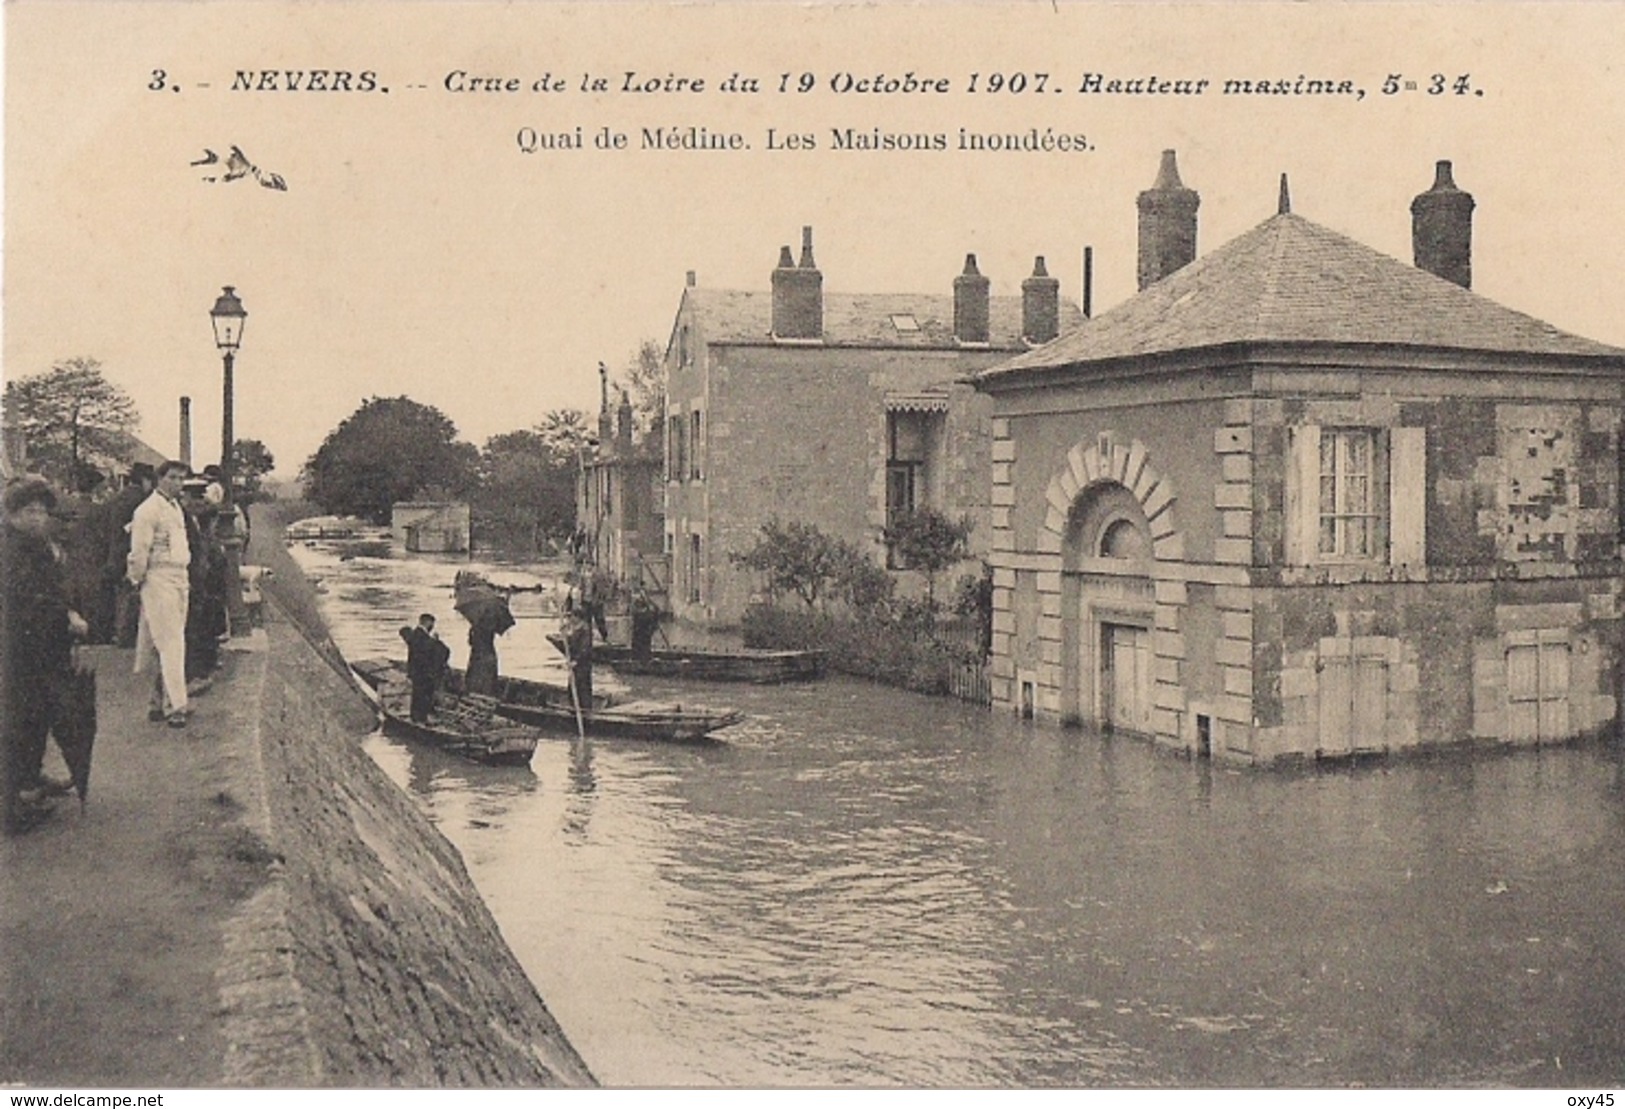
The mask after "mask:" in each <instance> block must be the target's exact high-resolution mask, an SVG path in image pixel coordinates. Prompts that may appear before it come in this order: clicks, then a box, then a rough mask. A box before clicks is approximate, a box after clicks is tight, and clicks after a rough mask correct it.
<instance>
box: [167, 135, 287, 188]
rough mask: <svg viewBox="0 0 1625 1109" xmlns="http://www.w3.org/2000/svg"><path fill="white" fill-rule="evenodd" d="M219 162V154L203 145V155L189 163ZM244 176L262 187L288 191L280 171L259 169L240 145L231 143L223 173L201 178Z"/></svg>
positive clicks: (214, 163)
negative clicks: (273, 171)
mask: <svg viewBox="0 0 1625 1109" xmlns="http://www.w3.org/2000/svg"><path fill="white" fill-rule="evenodd" d="M219 163H220V155H218V154H216V153H215V152H214V151H212V150H210V149H209V148H208V147H204V148H203V157H202V158H199V159H198V160H197V161H195V162H192V163H191V164H192V165H194V166H213V165H217V164H219ZM244 177H252V178H253V179H254V180H255V181H258V182H259V183H260V186H261V187H262V188H267V189H275V190H276V191H278V192H284V193H285V192H287V191H288V182H287V181H286V180H285V179H284V178H283V177H282V175H281V174H280V173H271V172H270V171H269V170H262V169H260V167H259V166H256V165H255V164H254V163H253V162H251V161H249V160H248V155H246V154H244V153H243V149H242V147H240V146H237V145H236V144H233V145H232V147H231V151H230V153H229V154H228V155H227V156H226V160H225V173H224V174H221V173H218V172H217V173H210V174H206V175H205V176H204V178H203V180H205V181H210V182H213V181H240V180H241V179H243V178H244Z"/></svg>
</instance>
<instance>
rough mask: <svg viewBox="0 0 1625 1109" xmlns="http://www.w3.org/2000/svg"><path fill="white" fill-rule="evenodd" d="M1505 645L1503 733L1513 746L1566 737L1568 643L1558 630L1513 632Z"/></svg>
mask: <svg viewBox="0 0 1625 1109" xmlns="http://www.w3.org/2000/svg"><path fill="white" fill-rule="evenodd" d="M1509 638H1510V642H1509V643H1508V645H1507V653H1506V663H1507V732H1506V738H1507V739H1508V740H1510V741H1512V742H1514V743H1550V742H1553V741H1555V740H1560V739H1567V738H1569V643H1568V635H1567V633H1565V632H1562V631H1526V632H1514V633H1512V635H1511V636H1510V637H1509Z"/></svg>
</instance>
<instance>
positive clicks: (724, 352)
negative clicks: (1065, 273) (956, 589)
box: [665, 228, 1082, 627]
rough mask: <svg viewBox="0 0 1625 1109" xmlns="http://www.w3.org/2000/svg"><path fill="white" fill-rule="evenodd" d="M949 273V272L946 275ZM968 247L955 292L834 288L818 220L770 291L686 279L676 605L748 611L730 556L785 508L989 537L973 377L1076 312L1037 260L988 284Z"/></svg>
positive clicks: (676, 421)
mask: <svg viewBox="0 0 1625 1109" xmlns="http://www.w3.org/2000/svg"><path fill="white" fill-rule="evenodd" d="M944 284H945V285H946V284H948V282H947V281H946V280H945V281H944ZM989 286H990V283H989V279H988V278H987V277H985V276H983V275H982V274H981V273H980V272H979V271H978V269H977V265H976V258H975V256H974V255H967V257H966V260H965V267H964V272H962V273H961V274H959V275H958V276H957V277H955V278H953V280H952V292H951V294H950V293H944V294H942V295H915V294H907V293H890V294H841V293H829V294H826V293H825V292H824V288H823V274H822V273H821V271H820V270H819V269H818V267H817V265H816V264H815V262H814V260H813V253H812V230H811V228H806V229H804V230H803V233H802V246H801V257H800V259H799V261H798V260H797V259H795V258H794V257H793V256H792V254H791V252H790V248H789V247H788V246H786V247H784V248H782V250H781V253H780V258H779V264H778V266H777V268H775V269H774V270H773V271H772V277H771V288H770V290H767V291H756V290H750V291H734V290H722V289H706V288H702V287H700V286H699V285H698V284H697V283H696V282H695V280H694V277H693V275H692V274H690V275H689V281H688V284H687V287H686V288H685V289H684V290H683V297H682V302H681V304H680V305H679V307H678V310H677V317H676V320H675V322H674V324H673V328H672V335H671V340H670V343H669V345H668V348H667V352H666V381H667V387H666V417H667V427H666V437H665V453H666V465H665V478H666V486H665V492H666V499H665V504H666V521H665V527H666V545H667V549H668V550H669V551H670V553H671V572H672V577H673V582H672V591H671V599H672V605H673V608H674V610H675V611H676V613H677V615H678V616H679V617H681V618H684V619H686V620H689V621H691V622H693V623H696V624H699V625H703V626H709V627H728V626H733V625H736V624H737V623H738V621H739V619H740V617H741V615H742V614H743V612H744V609H745V607H746V605H747V604H748V603H749V601H750V599H751V596H752V592H753V589H754V588H755V583H754V582H753V581H752V580H751V578H750V576H749V574H748V573H747V572H746V571H744V570H742V569H740V568H738V567H736V566H734V565H733V564H732V563H731V561H730V560H729V557H728V556H729V555H730V554H734V553H743V552H745V551H747V550H749V549H750V548H751V547H753V546H754V545H755V543H756V540H757V538H758V536H759V534H760V529H761V526H762V525H763V524H764V523H766V522H767V521H768V520H770V519H772V518H775V517H776V518H777V519H778V520H779V521H780V522H782V523H785V524H789V523H796V522H799V523H807V524H812V525H815V526H817V527H818V528H819V529H820V530H821V531H823V532H825V533H826V534H829V535H832V536H835V537H838V538H842V539H846V540H849V541H851V542H853V543H856V544H858V545H859V546H860V547H861V548H863V549H865V550H870V551H873V552H874V554H875V557H876V558H877V560H881V561H884V560H885V559H886V552H885V550H884V549H883V545H882V541H881V529H882V528H883V527H884V526H885V525H886V524H887V522H888V520H890V519H892V518H893V517H895V516H896V515H897V514H899V513H902V512H907V511H912V510H914V509H916V508H920V507H925V506H930V507H933V508H936V509H938V510H940V511H942V512H944V513H946V514H947V515H949V516H950V517H958V516H961V515H965V516H969V517H970V519H971V520H972V522H973V525H974V530H973V531H972V533H971V544H972V547H973V549H974V552H975V553H976V554H978V555H980V554H982V553H984V552H985V551H986V550H987V548H988V545H989V541H990V539H991V528H990V517H989V513H988V507H989V506H988V485H987V473H988V467H989V461H988V433H989V410H990V407H991V406H990V403H989V401H988V398H986V397H984V396H981V395H979V394H977V393H976V392H975V390H973V389H972V388H971V387H970V386H969V385H968V384H966V382H965V379H966V378H967V376H968V375H970V374H972V373H974V372H975V371H978V370H981V369H985V368H987V367H990V366H992V365H993V364H995V363H997V362H1001V361H1005V360H1007V359H1009V358H1010V357H1011V356H1012V355H1013V354H1017V353H1021V352H1024V351H1027V350H1029V349H1030V348H1032V347H1033V346H1035V345H1037V344H1039V343H1043V342H1047V341H1049V340H1051V339H1054V338H1055V337H1056V336H1057V335H1058V334H1063V333H1066V332H1068V331H1070V330H1071V329H1072V328H1074V327H1075V326H1076V325H1077V324H1078V323H1079V322H1080V321H1081V318H1082V317H1081V313H1080V312H1079V311H1078V309H1077V308H1076V307H1075V306H1073V305H1071V304H1068V303H1066V302H1065V301H1063V300H1062V299H1061V297H1060V295H1059V282H1058V281H1057V280H1056V279H1055V278H1053V277H1050V276H1049V275H1048V273H1047V272H1046V270H1045V266H1044V260H1043V259H1042V258H1039V259H1038V260H1037V262H1036V264H1035V267H1034V272H1033V275H1032V276H1031V277H1029V278H1027V279H1026V280H1025V281H1024V282H1023V285H1022V295H1021V296H997V297H995V296H991V295H990V291H989Z"/></svg>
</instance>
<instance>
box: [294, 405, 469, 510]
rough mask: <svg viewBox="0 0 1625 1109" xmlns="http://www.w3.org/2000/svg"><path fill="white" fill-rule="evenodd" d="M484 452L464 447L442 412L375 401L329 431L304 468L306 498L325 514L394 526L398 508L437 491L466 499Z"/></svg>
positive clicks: (428, 408)
mask: <svg viewBox="0 0 1625 1109" xmlns="http://www.w3.org/2000/svg"><path fill="white" fill-rule="evenodd" d="M479 460H480V455H479V451H478V450H477V449H476V448H475V447H474V445H473V444H472V443H465V442H459V441H458V439H457V426H456V425H455V424H453V423H452V422H451V420H450V419H449V418H448V417H447V416H446V415H445V413H443V412H441V411H440V410H439V409H438V408H434V407H432V406H430V405H426V404H419V403H418V402H417V401H414V400H412V399H410V398H408V397H373V398H371V399H369V400H367V401H364V402H363V403H362V405H361V407H360V408H358V409H356V411H355V412H354V413H353V414H351V415H350V416H349V418H347V419H346V420H345V421H344V422H343V423H341V424H339V426H338V427H337V428H335V429H334V430H333V431H332V432H330V433H329V434H328V436H327V438H326V439H325V440H323V442H322V445H321V446H320V447H319V448H317V450H316V453H315V454H313V455H312V456H311V457H310V459H309V461H307V462H306V463H305V495H306V496H307V497H308V498H309V499H310V500H312V501H314V502H316V503H317V504H318V505H320V506H321V507H322V509H323V510H324V511H326V512H336V513H343V514H347V515H354V516H363V517H366V518H368V519H371V520H375V521H377V522H378V523H385V522H387V521H388V519H389V515H390V506H391V505H393V504H394V503H396V502H397V501H408V500H413V499H415V498H419V497H422V496H424V495H426V494H427V493H428V491H429V490H431V489H433V490H436V491H438V492H443V493H445V494H448V495H451V496H455V497H465V496H467V495H468V494H469V493H470V492H471V491H473V489H474V488H475V486H476V484H477V483H478V471H479Z"/></svg>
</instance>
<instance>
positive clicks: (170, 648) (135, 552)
mask: <svg viewBox="0 0 1625 1109" xmlns="http://www.w3.org/2000/svg"><path fill="white" fill-rule="evenodd" d="M188 469H189V467H188V466H187V465H186V463H184V462H175V461H169V462H165V463H164V464H163V465H162V466H160V467H158V488H156V489H154V490H153V492H152V496H150V497H148V498H147V499H146V500H144V501H142V502H141V507H140V508H137V509H136V510H135V515H134V516H133V517H131V519H130V557H129V561H128V565H127V569H126V576H127V577H128V578H129V580H130V584H131V585H134V586H136V587H137V588H138V589H140V590H141V624H140V628H139V630H138V632H137V634H136V647H135V670H136V673H138V674H139V673H141V671H142V670H144V669H146V667H147V666H148V665H149V664H150V663H151V662H152V656H153V655H154V654H156V655H157V656H158V659H157V662H158V673H157V674H156V675H155V676H154V680H153V693H152V702H151V705H150V707H149V708H148V710H147V719H149V720H153V721H158V720H166V719H167V720H168V721H169V726H170V727H171V728H184V727H186V714H187V705H186V606H187V599H188V594H189V592H190V588H189V581H188V577H187V567H188V565H189V564H190V563H191V560H192V549H191V545H190V543H189V542H188V541H187V535H186V513H185V512H184V511H183V510H182V508H181V503H180V499H181V486H182V483H183V482H184V481H185V480H186V475H187V471H188Z"/></svg>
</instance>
